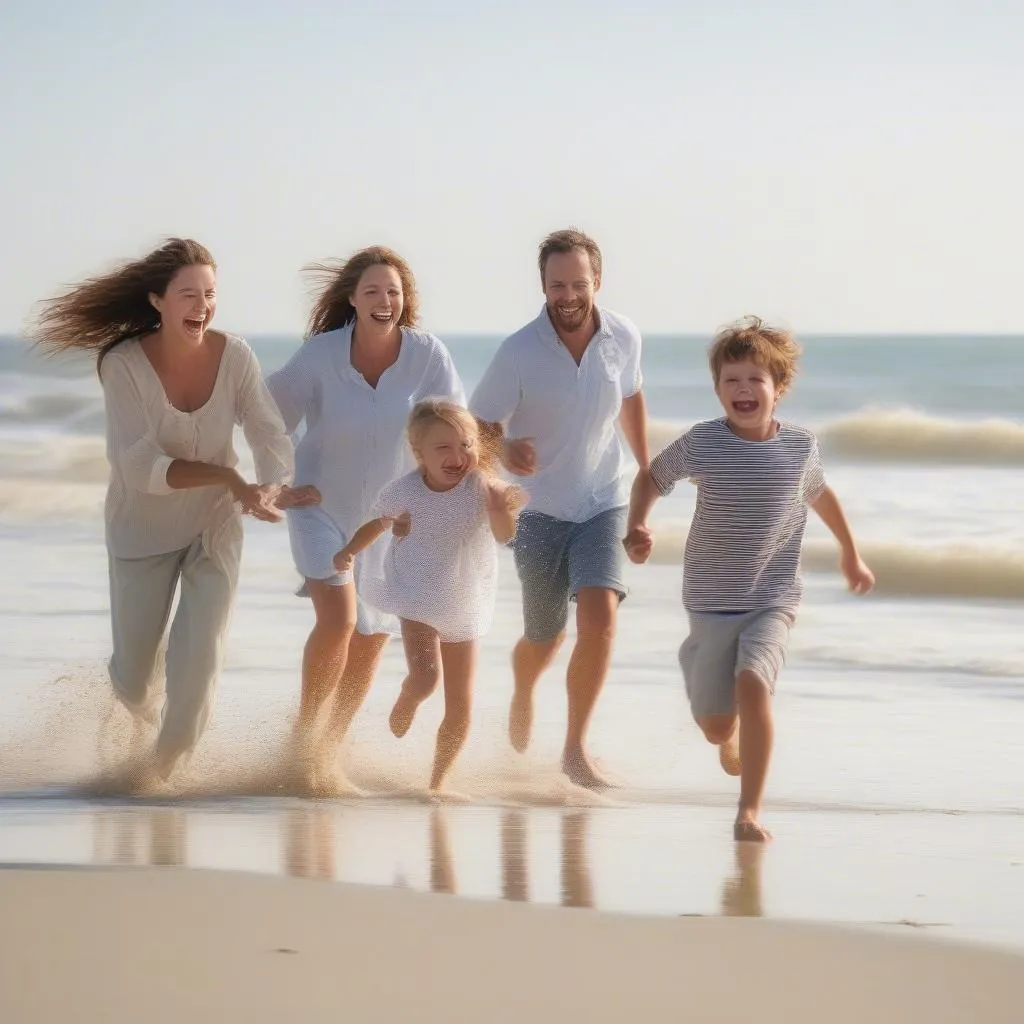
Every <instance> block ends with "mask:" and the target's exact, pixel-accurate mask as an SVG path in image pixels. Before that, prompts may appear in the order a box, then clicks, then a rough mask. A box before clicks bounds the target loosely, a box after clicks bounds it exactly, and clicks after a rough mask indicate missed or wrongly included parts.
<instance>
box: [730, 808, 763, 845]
mask: <svg viewBox="0 0 1024 1024" xmlns="http://www.w3.org/2000/svg"><path fill="white" fill-rule="evenodd" d="M732 837H733V839H735V840H736V842H737V843H767V842H770V841H771V838H772V834H771V832H769V831H768V829H766V828H765V827H764V825H762V824H761V822H759V821H758V820H757V815H756V814H755V813H754V812H753V811H740V812H739V814H737V815H736V823H735V824H734V825H733V827H732Z"/></svg>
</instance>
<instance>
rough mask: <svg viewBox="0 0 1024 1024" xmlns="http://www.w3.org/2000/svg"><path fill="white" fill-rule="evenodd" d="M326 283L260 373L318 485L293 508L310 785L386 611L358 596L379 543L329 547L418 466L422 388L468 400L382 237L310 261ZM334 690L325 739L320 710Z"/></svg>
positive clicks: (366, 682) (348, 708) (376, 649)
mask: <svg viewBox="0 0 1024 1024" xmlns="http://www.w3.org/2000/svg"><path fill="white" fill-rule="evenodd" d="M313 269H314V270H315V271H316V272H318V273H319V274H320V275H321V277H322V278H323V280H324V282H325V283H324V287H323V289H322V291H321V293H320V296H319V298H318V299H317V301H316V304H315V306H314V308H313V312H312V314H311V316H310V319H309V326H308V329H307V332H306V341H305V343H304V344H303V345H302V346H301V347H300V348H299V350H298V351H297V352H296V353H295V355H294V356H292V358H291V360H290V361H289V362H288V363H287V364H286V365H285V366H284V367H283V368H282V369H280V370H279V371H278V372H277V373H274V374H272V375H271V376H270V377H269V378H268V379H267V384H268V386H269V387H270V391H271V394H273V396H274V398H275V399H276V400H277V404H278V408H279V409H280V410H281V414H282V416H283V417H284V421H285V424H286V426H287V428H288V430H289V431H294V430H295V429H296V428H297V427H298V426H299V424H300V423H301V422H302V421H303V420H305V424H306V432H305V434H304V435H303V437H302V439H301V440H300V441H299V443H298V445H297V447H296V452H295V462H296V472H295V479H296V482H297V483H301V484H304V485H311V486H314V487H316V488H317V489H318V491H319V492H320V494H321V495H322V501H321V503H320V505H319V506H317V507H316V508H295V509H291V510H289V512H288V529H289V535H290V537H291V545H292V556H293V558H294V559H295V566H296V568H297V569H298V571H299V573H300V575H301V576H302V577H303V578H304V580H305V582H304V584H303V587H302V589H301V590H300V591H299V593H300V594H303V595H308V596H309V597H310V598H312V601H313V610H314V613H315V615H316V622H315V624H314V626H313V630H312V632H311V633H310V634H309V639H308V640H307V641H306V646H305V650H304V652H303V659H302V699H301V703H300V709H299V718H298V722H297V725H296V736H295V739H296V756H297V757H298V759H299V763H298V764H297V765H296V767H297V768H298V770H299V772H300V773H301V776H302V778H303V781H304V782H305V784H306V785H307V786H308V787H309V788H310V789H312V790H314V791H317V790H323V789H325V788H327V789H329V788H331V786H332V778H331V776H332V772H333V766H332V764H331V755H332V754H333V748H334V746H335V745H336V744H337V743H338V742H339V741H340V740H341V739H342V738H343V737H344V735H345V733H346V732H347V731H348V727H349V725H350V724H351V721H352V719H353V717H354V716H355V713H356V711H358V709H359V707H360V706H361V705H362V702H363V699H364V698H365V697H366V694H367V692H368V691H369V689H370V685H371V683H372V682H373V677H374V674H375V673H376V670H377V665H378V663H379V661H380V657H381V654H382V653H383V651H384V646H385V644H386V643H387V640H388V637H389V636H390V635H391V634H393V633H396V632H397V631H398V623H397V621H396V620H395V619H394V617H393V616H390V615H387V614H384V613H382V612H380V611H377V610H375V609H373V608H371V607H370V606H368V605H367V604H365V603H364V602H363V601H362V600H361V599H360V598H359V592H360V590H361V585H360V581H361V580H362V579H363V578H364V576H365V575H366V574H367V573H368V572H369V573H372V574H373V575H379V570H380V562H381V560H382V558H383V555H384V546H383V545H376V546H375V547H373V548H370V549H368V550H366V551H364V552H363V553H362V554H360V555H359V557H358V558H357V559H356V560H355V565H354V568H353V569H352V570H345V571H342V572H339V571H338V570H337V569H336V568H335V565H334V557H335V555H337V553H338V552H339V551H340V550H341V549H342V548H343V547H344V546H345V545H346V544H347V543H348V542H349V540H350V539H351V538H352V536H353V534H354V533H355V531H356V530H357V529H358V528H359V527H360V526H362V524H363V523H365V522H366V521H367V520H368V519H369V518H371V516H370V512H371V509H372V508H373V506H374V502H375V501H376V500H377V496H378V494H379V493H380V491H381V489H382V488H383V487H384V486H385V485H386V484H388V483H390V482H391V481H392V480H395V479H397V478H398V477H400V476H402V475H404V474H405V473H407V472H409V470H410V469H412V468H413V462H412V455H411V452H410V451H409V449H408V445H407V444H406V441H405V430H406V421H407V420H408V418H409V413H410V411H411V410H412V407H413V406H414V405H415V404H416V403H417V402H418V401H420V400H421V399H425V398H447V399H451V400H453V401H455V402H458V403H459V404H462V405H464V404H465V393H464V391H463V387H462V382H461V381H460V380H459V375H458V373H457V372H456V370H455V366H454V364H453V362H452V359H451V356H450V355H449V354H448V350H447V349H446V348H445V347H444V345H443V344H442V343H441V341H440V340H439V339H438V338H436V337H435V336H434V335H432V334H428V333H427V332H425V331H422V330H419V329H417V323H418V320H419V296H418V294H417V291H416V282H415V279H414V278H413V275H412V271H411V270H410V269H409V266H408V264H407V263H406V262H405V260H403V259H402V257H401V256H399V255H398V254H397V253H396V252H393V251H392V250H391V249H388V248H385V247H384V246H373V247H371V248H368V249H362V250H360V251H359V252H357V253H355V254H354V255H353V256H351V257H350V258H349V259H348V260H347V261H345V262H343V263H340V264H334V265H317V266H316V267H314V268H313ZM332 696H333V708H332V713H331V717H330V721H329V723H328V724H327V731H326V733H325V734H324V735H323V737H322V739H318V738H317V736H316V733H315V729H316V726H317V722H318V718H319V716H320V712H321V710H322V709H323V707H324V704H325V703H326V702H327V701H328V699H329V698H332Z"/></svg>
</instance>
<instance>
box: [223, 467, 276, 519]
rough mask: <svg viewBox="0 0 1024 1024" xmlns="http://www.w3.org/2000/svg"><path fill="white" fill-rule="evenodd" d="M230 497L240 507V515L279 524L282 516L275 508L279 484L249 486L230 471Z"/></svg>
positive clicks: (240, 477)
mask: <svg viewBox="0 0 1024 1024" xmlns="http://www.w3.org/2000/svg"><path fill="white" fill-rule="evenodd" d="M228 480H229V482H228V487H229V488H230V489H231V494H232V497H234V499H235V501H237V502H239V504H241V506H242V515H244V516H252V517H253V518H254V519H260V520H262V521H263V522H265V523H279V522H280V521H281V520H282V519H283V518H284V516H283V515H282V514H281V512H280V510H279V509H278V507H277V498H278V496H279V495H280V493H281V485H280V484H250V483H246V481H245V479H244V478H243V477H242V476H240V475H239V474H238V473H236V472H234V471H232V473H231V476H230V477H229V478H228Z"/></svg>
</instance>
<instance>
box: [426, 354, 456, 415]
mask: <svg viewBox="0 0 1024 1024" xmlns="http://www.w3.org/2000/svg"><path fill="white" fill-rule="evenodd" d="M423 386H424V391H423V393H424V397H431V398H447V399H448V400H449V401H451V402H455V403H456V404H457V405H461V406H465V404H466V389H465V388H464V387H463V385H462V378H461V377H460V376H459V371H458V370H457V369H456V368H455V361H454V360H453V359H452V357H451V353H450V352H449V351H448V349H447V348H445V346H444V345H443V344H442V343H441V342H440V341H439V342H437V347H436V349H435V350H434V354H433V357H432V358H431V360H430V364H429V366H428V368H427V374H426V377H425V379H424V382H423Z"/></svg>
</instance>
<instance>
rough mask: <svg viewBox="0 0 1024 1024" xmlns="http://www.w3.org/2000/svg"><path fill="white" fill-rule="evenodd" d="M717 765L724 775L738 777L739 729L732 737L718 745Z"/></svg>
mask: <svg viewBox="0 0 1024 1024" xmlns="http://www.w3.org/2000/svg"><path fill="white" fill-rule="evenodd" d="M718 763H719V764H720V765H721V766H722V771H724V772H725V774H726V775H732V776H738V775H739V774H740V770H741V766H740V738H739V729H735V730H734V731H733V734H732V736H730V737H729V738H728V739H727V740H726V741H725V742H724V743H719V744H718Z"/></svg>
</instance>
